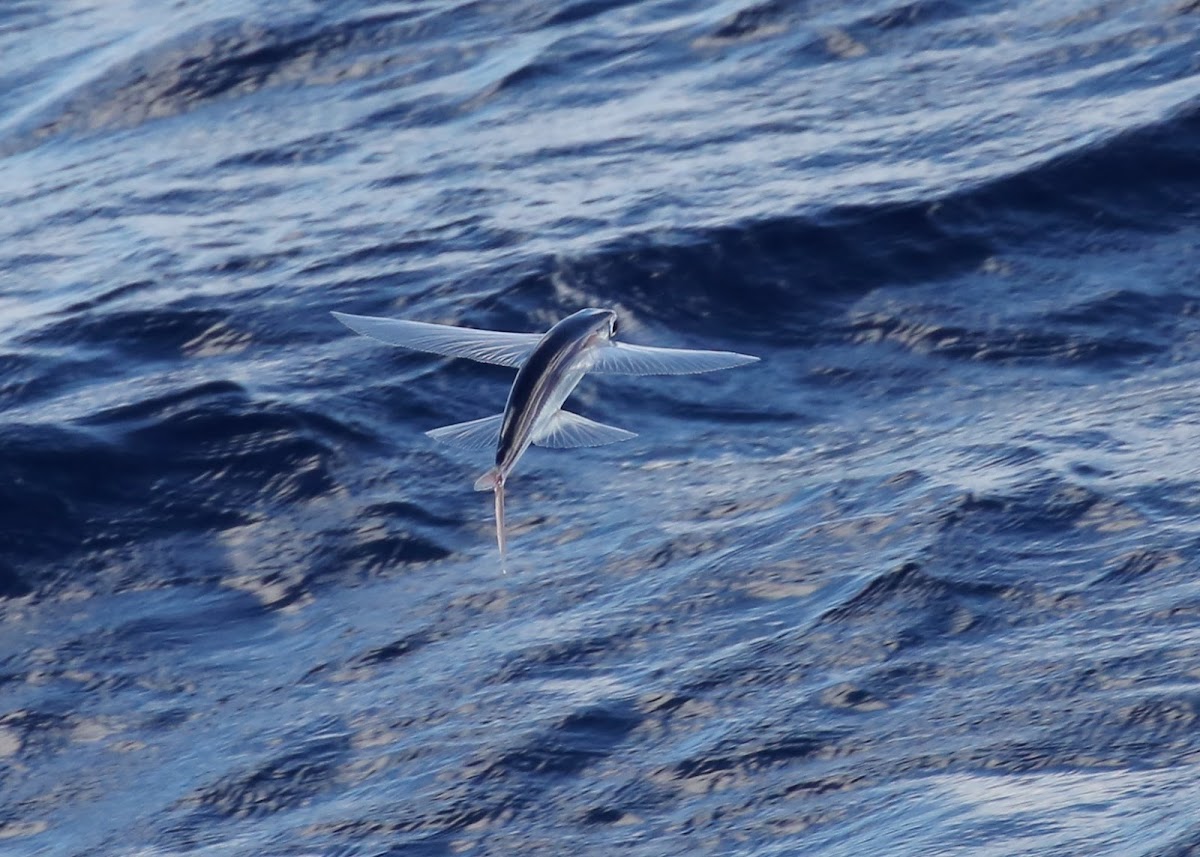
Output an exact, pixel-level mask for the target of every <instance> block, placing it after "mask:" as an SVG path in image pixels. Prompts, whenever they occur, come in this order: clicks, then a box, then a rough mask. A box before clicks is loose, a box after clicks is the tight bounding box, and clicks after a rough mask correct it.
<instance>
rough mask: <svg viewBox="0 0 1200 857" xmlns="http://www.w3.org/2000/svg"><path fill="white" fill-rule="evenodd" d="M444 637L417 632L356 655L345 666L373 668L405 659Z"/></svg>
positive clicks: (433, 632) (438, 634)
mask: <svg viewBox="0 0 1200 857" xmlns="http://www.w3.org/2000/svg"><path fill="white" fill-rule="evenodd" d="M445 636H446V635H445V634H444V633H442V632H435V631H431V630H428V631H417V632H415V633H412V634H406V635H405V636H403V637H401V638H399V639H397V640H393V641H392V642H390V643H387V644H385V645H382V646H377V647H376V648H374V649H371V650H369V651H366V652H363V653H362V654H361V655H357V656H356V657H354V658H352V659H351V660H350V661H349V662H348V664H347V666H348V667H349V668H351V669H354V668H357V667H373V666H377V665H379V664H385V663H389V662H390V661H394V660H398V659H400V658H403V657H406V656H407V655H411V654H413V653H414V652H417V651H419V650H421V649H423V648H425V647H426V646H428V645H429V644H430V643H433V642H436V641H437V640H439V639H442V638H444V637H445Z"/></svg>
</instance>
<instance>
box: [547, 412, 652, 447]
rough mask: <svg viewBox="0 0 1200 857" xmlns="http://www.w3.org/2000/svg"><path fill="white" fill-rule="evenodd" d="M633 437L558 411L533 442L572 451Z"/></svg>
mask: <svg viewBox="0 0 1200 857" xmlns="http://www.w3.org/2000/svg"><path fill="white" fill-rule="evenodd" d="M634 437H637V434H635V433H634V432H631V431H625V429H621V428H617V427H615V426H606V425H604V423H598V422H595V421H594V420H589V419H588V418H587V417H581V416H579V414H573V413H571V412H570V411H559V412H558V413H557V414H555V415H554V416H553V417H551V418H550V423H549V425H548V426H547V427H546V430H545V431H544V432H542V433H541V434H540V435H538V436H537V437H535V438H534V439H533V442H534V443H536V444H537V445H538V446H546V447H550V448H551V449H573V448H575V447H577V446H604V445H605V444H609V443H617V442H618V441H622V440H629V439H630V438H634Z"/></svg>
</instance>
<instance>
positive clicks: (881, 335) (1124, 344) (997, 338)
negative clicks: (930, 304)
mask: <svg viewBox="0 0 1200 857" xmlns="http://www.w3.org/2000/svg"><path fill="white" fill-rule="evenodd" d="M1038 328H1041V329H1038ZM845 330H846V335H847V337H848V338H849V339H850V341H852V342H854V343H858V344H864V343H877V342H891V343H895V344H897V345H899V346H901V347H902V348H904V349H906V350H910V351H913V352H916V353H919V354H932V355H937V356H942V357H948V358H951V359H957V360H971V361H979V362H986V363H1021V362H1042V363H1050V364H1056V363H1057V364H1065V365H1072V364H1082V365H1086V366H1089V367H1091V366H1102V365H1106V364H1116V365H1123V364H1126V363H1128V362H1130V361H1136V360H1141V359H1144V358H1147V357H1152V356H1154V355H1156V354H1159V353H1161V352H1163V351H1165V350H1166V348H1167V347H1168V342H1167V341H1166V340H1158V341H1155V340H1153V339H1139V338H1135V337H1132V336H1130V335H1129V334H1128V333H1126V332H1125V331H1124V330H1120V331H1115V330H1113V329H1112V325H1111V320H1110V322H1109V323H1107V324H1105V325H1103V326H1099V329H1098V330H1097V331H1096V333H1095V334H1094V335H1092V336H1088V335H1087V334H1082V333H1081V334H1075V333H1071V332H1069V331H1067V330H1062V325H1054V324H1051V323H1049V322H1041V321H1037V322H1034V329H1028V328H1015V327H1011V326H1001V325H997V326H992V327H988V328H979V329H971V328H967V327H962V326H955V325H947V324H942V323H938V322H931V321H918V320H908V319H904V318H901V317H897V316H895V315H891V314H885V313H872V314H869V315H862V316H857V317H855V318H853V319H852V320H851V321H850V323H849V324H848V325H847V326H846V328H845ZM1138 330H1139V335H1144V334H1145V328H1140V329H1138Z"/></svg>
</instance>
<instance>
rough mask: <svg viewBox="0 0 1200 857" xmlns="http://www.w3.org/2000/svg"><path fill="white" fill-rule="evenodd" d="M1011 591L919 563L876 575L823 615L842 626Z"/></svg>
mask: <svg viewBox="0 0 1200 857" xmlns="http://www.w3.org/2000/svg"><path fill="white" fill-rule="evenodd" d="M1009 592H1010V590H1009V589H1008V588H1007V587H1003V586H994V585H990V584H983V583H950V582H948V581H944V580H940V579H938V578H936V577H933V576H931V575H930V574H928V573H927V572H925V571H923V570H922V568H921V565H920V564H918V563H916V562H907V563H905V564H904V565H902V566H900V567H899V568H896V569H894V570H892V571H889V572H887V573H885V574H882V575H880V576H879V577H876V578H875V579H874V580H872V581H871V582H870V583H868V584H867V585H866V587H864V588H863V589H862V590H860V591H859V592H858V593H857V594H855V595H854V596H853V597H851V598H850V599H849V600H848V601H846V602H845V603H843V604H840V605H838V606H837V607H833V608H831V609H829V610H827V611H825V613H823V614H822V616H821V623H822V624H826V623H828V624H834V625H839V624H843V623H846V622H851V621H859V620H869V621H871V622H877V621H879V620H880V619H881V618H882V616H884V615H886V616H890V617H893V618H895V617H901V616H908V615H920V614H921V613H923V612H925V611H927V610H929V609H930V608H934V609H936V610H938V611H939V612H940V611H942V610H946V609H951V608H952V607H953V606H954V604H955V603H956V602H958V601H960V600H963V601H965V600H972V601H979V600H991V599H1001V598H1004V597H1006V596H1007V595H1008V594H1009Z"/></svg>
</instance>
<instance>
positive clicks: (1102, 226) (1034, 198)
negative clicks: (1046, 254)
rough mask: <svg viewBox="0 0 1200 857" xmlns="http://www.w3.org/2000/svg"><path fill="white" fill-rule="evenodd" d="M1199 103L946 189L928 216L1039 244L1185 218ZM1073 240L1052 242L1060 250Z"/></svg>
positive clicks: (1156, 229) (1196, 175)
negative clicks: (956, 189) (968, 185)
mask: <svg viewBox="0 0 1200 857" xmlns="http://www.w3.org/2000/svg"><path fill="white" fill-rule="evenodd" d="M1197 147H1200V109H1198V108H1196V107H1192V108H1189V109H1185V110H1182V111H1180V112H1179V113H1177V114H1176V115H1174V116H1171V117H1168V118H1166V119H1164V120H1163V121H1161V122H1158V123H1154V124H1151V125H1148V126H1145V127H1140V128H1133V129H1130V130H1128V131H1125V132H1122V133H1119V134H1117V135H1115V136H1112V137H1108V138H1105V139H1101V140H1099V141H1097V142H1096V143H1093V144H1090V145H1088V146H1085V147H1083V148H1081V149H1080V150H1078V151H1076V152H1073V153H1071V154H1069V155H1063V156H1060V157H1057V158H1054V159H1052V160H1050V161H1048V162H1046V163H1044V164H1042V165H1040V166H1036V167H1033V168H1030V169H1026V170H1022V171H1021V172H1019V173H1016V174H1013V175H1010V176H1005V177H1004V178H1001V179H997V180H996V181H994V182H991V183H989V184H987V185H984V186H981V187H977V188H972V189H970V190H967V191H965V192H962V193H959V194H954V195H951V196H950V197H948V198H946V199H945V200H943V201H942V203H941V204H940V205H939V207H938V209H937V214H936V219H937V220H938V221H939V222H944V223H958V224H962V225H963V226H968V227H969V228H971V229H973V230H975V231H979V232H980V233H992V234H993V235H996V236H997V237H1004V236H1007V237H1009V238H1010V239H1017V240H1019V241H1021V242H1033V243H1035V244H1039V245H1040V244H1044V243H1047V242H1050V243H1053V242H1058V241H1064V240H1065V239H1066V238H1067V237H1068V236H1072V235H1074V236H1082V237H1084V238H1086V239H1088V240H1090V241H1091V242H1093V243H1094V241H1095V238H1096V232H1097V230H1104V231H1106V232H1122V231H1126V232H1132V233H1134V234H1136V233H1139V232H1141V233H1164V232H1169V231H1172V230H1174V229H1178V228H1179V227H1180V226H1181V225H1182V224H1183V223H1187V222H1189V221H1190V219H1191V218H1192V216H1193V214H1194V211H1195V205H1196V200H1197V198H1198V196H1200V160H1198V159H1197V158H1195V157H1194V153H1195V151H1196V149H1197ZM1077 244H1078V242H1077V241H1071V242H1068V243H1066V244H1059V252H1060V254H1061V253H1062V252H1064V251H1068V250H1073V252H1072V253H1071V255H1078V252H1079V249H1077V248H1076V247H1075V246H1074V245H1077Z"/></svg>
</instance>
